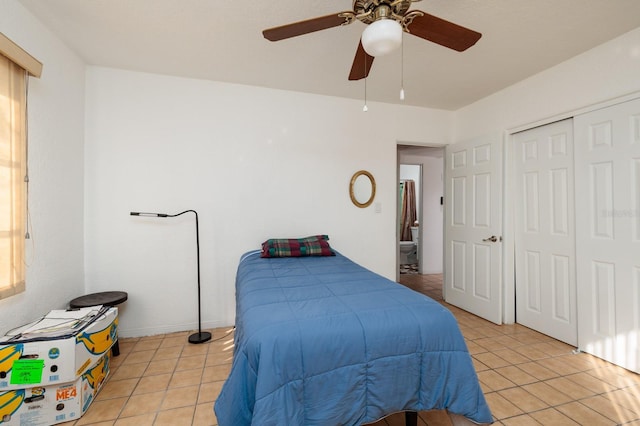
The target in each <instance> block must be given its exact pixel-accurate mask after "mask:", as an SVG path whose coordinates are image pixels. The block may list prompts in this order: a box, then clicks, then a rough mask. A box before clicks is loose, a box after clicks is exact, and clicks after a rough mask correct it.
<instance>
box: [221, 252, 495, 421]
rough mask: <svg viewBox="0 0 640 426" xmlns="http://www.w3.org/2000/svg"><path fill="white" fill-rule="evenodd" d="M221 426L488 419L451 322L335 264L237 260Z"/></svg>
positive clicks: (343, 262) (415, 298) (326, 260)
mask: <svg viewBox="0 0 640 426" xmlns="http://www.w3.org/2000/svg"><path fill="white" fill-rule="evenodd" d="M236 302H237V307H236V332H235V352H234V359H233V366H232V369H231V373H230V375H229V377H228V379H227V381H226V382H225V384H224V386H223V388H222V391H221V393H220V395H219V397H218V399H217V401H216V403H215V413H216V416H217V418H218V422H219V424H220V425H221V426H240V425H260V426H267V425H278V426H283V425H329V426H336V425H358V424H362V423H366V422H372V421H375V420H377V419H380V418H382V417H384V416H386V415H388V414H391V413H394V412H398V411H421V410H429V409H444V408H446V409H447V410H449V411H450V412H452V413H457V414H461V415H463V416H465V417H467V418H469V419H471V420H473V421H475V422H478V423H491V422H492V417H491V413H490V411H489V407H488V406H487V404H486V402H485V399H484V395H483V394H482V390H481V389H480V386H479V384H478V379H477V376H476V372H475V370H474V367H473V364H472V362H471V357H470V355H469V353H468V351H467V347H466V344H465V342H464V339H463V337H462V334H461V333H460V330H459V328H458V325H457V322H456V320H455V318H454V317H453V315H452V314H451V312H450V311H449V310H447V309H446V308H445V307H443V306H442V305H441V304H439V303H437V302H435V301H434V300H432V299H430V298H428V297H426V296H423V295H421V294H419V293H416V292H414V291H412V290H410V289H408V288H406V287H404V286H402V285H400V284H397V283H395V282H393V281H390V280H387V279H386V278H383V277H381V276H380V275H377V274H375V273H373V272H371V271H369V270H367V269H365V268H363V267H361V266H359V265H357V264H356V263H354V262H352V261H351V260H349V259H347V258H346V257H344V256H342V255H340V254H337V255H336V256H335V257H300V258H276V259H263V258H260V253H259V252H250V253H247V254H245V255H244V256H243V258H242V259H241V261H240V265H239V267H238V273H237V277H236Z"/></svg>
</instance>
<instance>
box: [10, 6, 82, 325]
mask: <svg viewBox="0 0 640 426" xmlns="http://www.w3.org/2000/svg"><path fill="white" fill-rule="evenodd" d="M0 32H2V33H4V34H5V35H6V36H7V37H9V38H10V39H12V40H13V41H14V42H15V43H17V44H19V45H20V46H22V47H23V48H24V49H25V50H26V51H27V52H29V53H30V54H31V55H33V56H34V57H36V58H37V59H38V60H40V61H41V62H42V63H43V64H44V68H43V73H42V77H41V78H40V79H35V78H31V79H30V83H29V99H28V101H29V116H28V118H29V170H30V182H31V183H30V186H29V207H30V208H29V218H30V225H31V226H30V233H31V240H28V241H27V256H26V258H27V290H26V292H24V293H21V294H19V295H17V296H14V297H11V298H9V299H6V300H0V334H4V333H5V332H6V331H8V330H10V329H12V328H14V327H17V326H19V325H22V324H25V323H27V322H30V321H32V320H34V319H36V318H39V317H40V316H42V315H44V314H46V313H47V312H49V311H50V310H51V309H61V308H66V307H67V306H68V303H69V301H70V300H71V299H72V298H74V297H76V296H79V295H81V294H83V293H84V276H83V256H84V254H83V238H84V236H83V216H84V212H83V191H84V182H83V180H84V177H83V143H84V78H85V75H84V72H85V67H84V63H83V62H82V61H81V60H80V59H79V58H78V57H77V56H75V55H74V54H73V53H72V52H71V51H70V50H69V49H68V48H67V47H65V46H64V45H63V44H62V43H61V42H60V41H59V40H57V39H56V38H55V37H53V36H52V35H51V33H49V32H48V30H46V29H45V28H44V27H43V26H42V25H41V24H40V23H39V21H37V20H36V19H35V18H34V17H33V16H32V15H31V14H30V13H29V12H27V11H26V10H25V9H24V8H23V7H22V5H20V4H19V3H18V2H16V1H14V0H2V1H0Z"/></svg>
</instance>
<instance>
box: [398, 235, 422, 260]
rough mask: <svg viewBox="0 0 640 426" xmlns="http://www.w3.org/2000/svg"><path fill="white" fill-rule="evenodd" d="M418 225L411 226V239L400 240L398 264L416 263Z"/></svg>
mask: <svg viewBox="0 0 640 426" xmlns="http://www.w3.org/2000/svg"><path fill="white" fill-rule="evenodd" d="M418 229H419V228H418V227H417V226H412V227H411V238H412V239H413V241H400V264H401V265H408V264H412V263H418Z"/></svg>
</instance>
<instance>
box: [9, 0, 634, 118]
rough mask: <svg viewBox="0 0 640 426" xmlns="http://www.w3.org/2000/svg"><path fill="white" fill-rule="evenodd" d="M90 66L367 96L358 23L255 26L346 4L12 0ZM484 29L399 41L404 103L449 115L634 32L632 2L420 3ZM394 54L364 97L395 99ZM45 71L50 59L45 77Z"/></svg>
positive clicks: (328, 0)
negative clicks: (466, 40) (456, 42)
mask: <svg viewBox="0 0 640 426" xmlns="http://www.w3.org/2000/svg"><path fill="white" fill-rule="evenodd" d="M20 2H21V3H22V4H23V5H24V6H25V7H26V8H27V9H29V10H30V11H31V12H32V13H33V14H34V15H35V16H36V17H38V18H39V19H40V20H41V21H42V22H43V23H44V25H45V26H47V27H48V28H50V29H51V31H52V32H53V33H55V34H56V35H57V36H58V37H60V38H61V39H62V40H63V41H64V42H65V43H66V44H67V45H69V46H70V47H71V48H72V49H73V50H74V51H75V52H76V53H77V54H78V55H80V56H81V57H82V58H84V60H85V61H86V62H87V63H89V64H92V65H100V66H106V67H115V68H122V69H128V70H136V71H144V72H151V73H159V74H168V75H174V76H182V77H189V78H199V79H209V80H216V81H223V82H229V83H238V84H247V85H255V86H263V87H270V88H276V89H285V90H294V91H301V92H308V93H316V94H322V95H329V96H340V97H347V98H354V99H363V98H364V90H365V84H364V80H360V81H357V82H353V81H348V79H347V77H348V75H349V71H350V69H351V63H352V61H353V56H354V54H355V51H356V48H357V46H358V41H359V37H360V34H361V32H362V30H363V29H364V28H365V26H364V24H362V23H361V22H355V23H353V24H351V25H348V26H344V27H337V28H331V29H327V30H324V31H320V32H315V33H312V34H307V35H304V36H300V37H295V38H292V39H288V40H283V41H279V42H275V43H274V42H270V41H267V40H265V39H264V38H263V37H262V30H263V29H266V28H270V27H274V26H279V25H284V24H288V23H291V22H296V21H300V20H306V19H310V18H315V17H318V16H323V15H328V14H332V13H337V12H341V11H346V10H351V7H352V2H351V0H276V1H274V0H257V1H256V0H253V1H245V2H239V1H222V0H20ZM412 9H419V10H423V11H425V12H427V13H430V14H432V15H436V16H438V17H440V18H444V19H446V20H449V21H452V22H455V23H457V24H459V25H462V26H465V27H468V28H470V29H473V30H475V31H478V32H480V33H482V34H483V36H482V38H481V39H480V41H478V43H477V44H476V45H475V46H473V47H471V48H470V49H469V50H467V51H465V52H461V53H460V52H455V51H453V50H449V49H446V48H444V47H441V46H439V45H436V44H433V43H431V42H428V41H425V40H422V39H419V38H417V37H414V36H411V35H407V36H405V43H404V45H405V46H404V87H405V91H406V99H405V101H404V103H405V104H408V105H416V106H425V107H432V108H441V109H447V110H456V109H458V108H461V107H463V106H465V105H467V104H470V103H472V102H474V101H476V100H478V99H481V98H483V97H484V96H487V95H489V94H491V93H493V92H495V91H498V90H500V89H502V88H504V87H507V86H509V85H511V84H513V83H515V82H517V81H519V80H522V79H524V78H526V77H528V76H531V75H533V74H536V73H538V72H540V71H542V70H544V69H546V68H549V67H551V66H553V65H555V64H558V63H560V62H562V61H564V60H566V59H568V58H571V57H573V56H575V55H577V54H580V53H581V52H584V51H586V50H588V49H590V48H592V47H594V46H596V45H599V44H601V43H603V42H606V41H608V40H610V39H612V38H615V37H616V36H618V35H621V34H623V33H625V32H628V31H630V30H632V29H634V28H637V27H640V0H423V1H421V2H417V3H415V4H414V5H413V7H412ZM401 63H402V61H401V54H400V52H396V53H394V54H392V55H390V56H386V57H381V58H377V59H376V60H375V62H374V64H373V68H372V71H371V73H370V75H369V78H368V79H367V98H368V99H369V100H371V101H382V102H390V103H401V101H400V100H399V91H400V82H401V77H402V75H401V74H402V73H401ZM44 72H46V64H45V70H44Z"/></svg>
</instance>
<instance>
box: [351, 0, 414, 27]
mask: <svg viewBox="0 0 640 426" xmlns="http://www.w3.org/2000/svg"><path fill="white" fill-rule="evenodd" d="M411 3H412V0H395V1H390V0H353V12H354V13H355V14H356V17H357V18H358V19H359V20H360V21H361V22H363V23H365V24H371V23H373V22H375V21H377V20H378V19H394V20H398V18H399V19H402V17H403V16H404V15H405V14H406V13H407V11H408V10H409V8H410V7H411Z"/></svg>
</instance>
